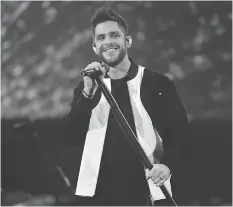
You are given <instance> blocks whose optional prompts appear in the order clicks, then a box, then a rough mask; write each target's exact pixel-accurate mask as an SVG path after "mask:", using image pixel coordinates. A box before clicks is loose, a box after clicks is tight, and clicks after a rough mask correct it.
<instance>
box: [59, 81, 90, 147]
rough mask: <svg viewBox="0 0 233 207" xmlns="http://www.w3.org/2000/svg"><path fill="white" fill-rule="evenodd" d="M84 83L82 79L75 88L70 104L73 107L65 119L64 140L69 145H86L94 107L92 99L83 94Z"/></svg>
mask: <svg viewBox="0 0 233 207" xmlns="http://www.w3.org/2000/svg"><path fill="white" fill-rule="evenodd" d="M83 85H84V84H83V81H81V82H79V85H78V87H77V88H75V89H74V95H73V100H72V102H71V104H70V107H71V109H70V111H69V113H68V114H67V115H66V116H65V117H64V119H63V121H64V125H63V126H64V129H63V139H64V142H65V143H66V144H68V145H78V146H80V147H83V146H84V143H85V138H86V133H87V130H88V126H89V122H90V117H91V111H92V108H93V104H92V102H93V101H92V99H88V98H86V97H85V96H84V95H83V94H82V90H83Z"/></svg>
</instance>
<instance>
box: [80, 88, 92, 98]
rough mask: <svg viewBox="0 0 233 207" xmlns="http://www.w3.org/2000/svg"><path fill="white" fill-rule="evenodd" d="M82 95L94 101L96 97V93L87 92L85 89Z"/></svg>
mask: <svg viewBox="0 0 233 207" xmlns="http://www.w3.org/2000/svg"><path fill="white" fill-rule="evenodd" d="M82 94H83V95H84V96H85V97H86V98H88V99H92V98H93V96H94V93H90V92H87V91H86V90H85V89H83V91H82Z"/></svg>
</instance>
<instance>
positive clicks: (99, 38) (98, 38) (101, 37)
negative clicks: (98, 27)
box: [97, 35, 105, 41]
mask: <svg viewBox="0 0 233 207" xmlns="http://www.w3.org/2000/svg"><path fill="white" fill-rule="evenodd" d="M104 38H105V37H104V36H103V35H100V36H98V37H97V40H99V41H102V40H104Z"/></svg>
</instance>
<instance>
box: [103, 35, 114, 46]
mask: <svg viewBox="0 0 233 207" xmlns="http://www.w3.org/2000/svg"><path fill="white" fill-rule="evenodd" d="M111 43H112V38H111V37H109V36H107V37H106V38H105V40H104V44H105V45H108V44H111Z"/></svg>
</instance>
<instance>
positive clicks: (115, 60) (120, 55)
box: [98, 48, 126, 67]
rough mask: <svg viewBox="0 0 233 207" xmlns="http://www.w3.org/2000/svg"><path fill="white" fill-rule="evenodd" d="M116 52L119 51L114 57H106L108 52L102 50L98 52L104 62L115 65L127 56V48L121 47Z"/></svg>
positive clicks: (111, 65)
mask: <svg viewBox="0 0 233 207" xmlns="http://www.w3.org/2000/svg"><path fill="white" fill-rule="evenodd" d="M116 52H118V55H116V56H113V57H107V58H106V57H105V55H107V54H104V52H103V51H101V52H100V53H99V54H98V56H99V58H100V60H101V61H102V62H104V63H105V64H107V65H108V66H110V67H115V66H117V65H118V64H119V63H120V62H121V61H122V60H123V59H124V58H125V55H126V48H119V49H118V51H116Z"/></svg>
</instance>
